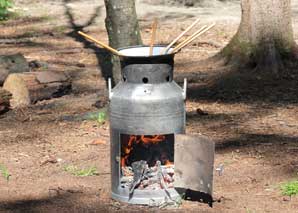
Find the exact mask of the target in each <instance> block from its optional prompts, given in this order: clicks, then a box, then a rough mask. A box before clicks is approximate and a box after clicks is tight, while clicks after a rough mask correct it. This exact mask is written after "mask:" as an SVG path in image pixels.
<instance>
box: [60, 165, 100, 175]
mask: <svg viewBox="0 0 298 213" xmlns="http://www.w3.org/2000/svg"><path fill="white" fill-rule="evenodd" d="M64 171H66V172H68V173H70V174H72V175H74V176H78V177H87V176H95V175H98V171H97V169H96V167H94V166H92V167H89V168H84V169H80V168H78V167H76V166H72V165H69V166H65V167H64Z"/></svg>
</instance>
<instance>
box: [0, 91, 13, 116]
mask: <svg viewBox="0 0 298 213" xmlns="http://www.w3.org/2000/svg"><path fill="white" fill-rule="evenodd" d="M10 99H11V93H9V92H8V91H6V90H4V89H2V88H0V114H3V113H4V112H7V111H8V110H9V107H10Z"/></svg>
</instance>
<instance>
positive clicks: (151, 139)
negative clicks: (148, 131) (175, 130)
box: [121, 135, 170, 166]
mask: <svg viewBox="0 0 298 213" xmlns="http://www.w3.org/2000/svg"><path fill="white" fill-rule="evenodd" d="M165 139H166V136H165V135H150V136H147V135H146V136H145V135H138V136H136V135H130V136H129V139H128V142H127V144H125V146H122V153H123V156H122V157H121V166H126V161H127V158H128V157H129V154H130V153H131V152H132V150H133V144H134V143H136V144H139V143H142V144H144V145H149V144H158V143H160V142H162V141H164V140H165ZM169 163H170V161H169Z"/></svg>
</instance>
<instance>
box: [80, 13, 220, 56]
mask: <svg viewBox="0 0 298 213" xmlns="http://www.w3.org/2000/svg"><path fill="white" fill-rule="evenodd" d="M197 23H199V19H197V20H195V21H194V22H193V23H192V24H191V25H190V26H189V27H188V28H186V30H184V31H183V32H182V33H180V34H179V35H178V36H177V37H176V38H175V39H174V40H173V41H172V42H171V43H170V44H169V45H168V46H166V47H165V48H164V49H163V50H162V51H161V52H160V55H163V54H172V53H178V52H179V50H181V49H182V48H184V47H186V46H187V45H189V44H190V43H191V42H193V41H194V40H195V39H197V38H198V37H199V36H201V35H203V34H204V33H206V32H207V31H208V30H210V29H211V28H212V27H214V26H215V23H213V24H211V25H209V26H207V25H204V26H202V27H201V28H200V29H198V30H197V31H195V32H194V33H193V34H192V35H190V36H188V37H187V38H185V39H184V40H183V41H182V42H180V43H178V41H179V40H180V39H181V38H182V37H183V36H184V35H186V33H187V32H189V31H190V30H191V29H192V28H193V27H194V26H195V25H196V24H197ZM156 31H157V19H154V21H153V23H152V30H151V40H150V48H149V56H152V55H153V47H154V42H155V37H156ZM78 33H79V34H80V35H81V36H83V37H85V38H87V39H88V40H90V41H93V42H94V43H96V44H97V45H99V46H101V47H103V48H105V49H106V50H107V51H109V52H111V53H112V54H114V55H118V56H122V55H123V54H121V53H120V52H119V51H118V50H115V49H114V48H112V47H110V46H109V45H107V44H104V43H103V42H101V41H98V40H96V39H95V38H93V37H91V36H89V35H87V34H85V33H83V32H81V31H79V32H78ZM177 43H178V45H177V46H175V47H173V45H175V44H177ZM172 47H173V48H172Z"/></svg>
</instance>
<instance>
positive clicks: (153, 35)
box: [149, 18, 157, 56]
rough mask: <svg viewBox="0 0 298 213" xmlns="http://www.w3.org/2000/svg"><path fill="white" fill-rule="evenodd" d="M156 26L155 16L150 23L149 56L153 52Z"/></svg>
mask: <svg viewBox="0 0 298 213" xmlns="http://www.w3.org/2000/svg"><path fill="white" fill-rule="evenodd" d="M156 28H157V18H155V19H154V21H153V23H152V31H151V40H150V50H149V56H151V55H152V54H153V46H154V41H155V35H156Z"/></svg>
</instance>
